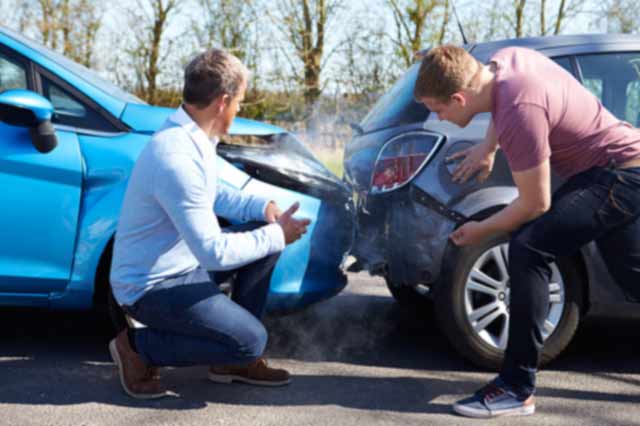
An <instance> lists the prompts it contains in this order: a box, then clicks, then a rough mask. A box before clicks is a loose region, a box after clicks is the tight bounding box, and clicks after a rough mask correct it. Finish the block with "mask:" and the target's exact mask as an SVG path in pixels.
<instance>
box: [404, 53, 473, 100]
mask: <svg viewBox="0 0 640 426" xmlns="http://www.w3.org/2000/svg"><path fill="white" fill-rule="evenodd" d="M478 65H480V64H479V63H478V61H476V60H475V58H474V57H473V56H471V55H470V54H469V53H468V52H467V51H466V50H464V49H463V48H461V47H457V46H453V45H444V46H439V47H436V48H433V49H431V50H430V51H429V52H428V53H427V54H426V56H425V57H424V58H423V59H422V63H421V64H420V70H419V71H418V78H417V80H416V86H415V89H414V90H413V97H414V98H415V99H416V100H417V101H420V100H421V99H422V98H425V97H429V98H435V99H437V100H439V101H441V102H449V100H450V99H451V95H453V94H454V93H456V92H459V91H460V90H462V89H465V88H467V87H469V84H470V83H471V81H472V79H473V77H474V76H475V74H476V71H477V67H478Z"/></svg>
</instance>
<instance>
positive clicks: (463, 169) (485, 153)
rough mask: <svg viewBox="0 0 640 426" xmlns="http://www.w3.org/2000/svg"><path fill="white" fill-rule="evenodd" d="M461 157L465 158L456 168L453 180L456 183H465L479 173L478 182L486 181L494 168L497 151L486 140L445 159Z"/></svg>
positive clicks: (451, 159) (450, 159)
mask: <svg viewBox="0 0 640 426" xmlns="http://www.w3.org/2000/svg"><path fill="white" fill-rule="evenodd" d="M460 157H463V158H464V159H463V160H462V161H461V162H460V164H458V167H456V169H455V170H454V172H453V181H454V182H456V183H465V182H466V181H467V180H468V179H469V178H470V177H471V176H473V175H474V174H475V173H477V175H476V180H477V181H478V182H484V181H485V180H486V179H487V178H488V177H489V175H490V174H491V170H493V162H494V161H495V158H496V151H495V149H493V148H491V147H490V146H489V145H488V144H487V143H486V142H483V143H479V144H477V145H474V146H472V147H471V148H467V149H465V150H463V151H460V152H456V153H455V154H453V155H450V156H449V157H447V158H446V159H445V161H447V162H449V161H453V160H455V159H457V158H460Z"/></svg>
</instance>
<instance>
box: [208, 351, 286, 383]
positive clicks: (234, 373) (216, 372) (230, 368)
mask: <svg viewBox="0 0 640 426" xmlns="http://www.w3.org/2000/svg"><path fill="white" fill-rule="evenodd" d="M209 380H211V381H212V382H216V383H231V382H234V381H235V382H242V383H248V384H251V385H258V386H283V385H288V384H289V383H291V377H290V376H289V372H288V371H286V370H282V369H277V368H271V367H269V365H268V364H267V361H266V360H265V359H264V358H258V359H257V360H256V361H254V362H252V363H251V364H249V365H244V366H237V365H226V366H223V367H210V368H209Z"/></svg>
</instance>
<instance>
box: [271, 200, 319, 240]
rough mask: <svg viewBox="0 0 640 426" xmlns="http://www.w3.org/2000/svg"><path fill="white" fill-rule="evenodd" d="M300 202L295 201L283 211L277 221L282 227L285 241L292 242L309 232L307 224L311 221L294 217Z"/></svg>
mask: <svg viewBox="0 0 640 426" xmlns="http://www.w3.org/2000/svg"><path fill="white" fill-rule="evenodd" d="M299 207H300V204H299V203H298V202H295V203H293V204H292V205H291V207H289V208H288V209H287V211H286V212H284V213H282V214H281V215H280V217H279V218H278V220H277V222H278V224H279V225H280V226H281V227H282V232H283V233H284V242H285V243H286V244H291V243H292V242H294V241H296V240H298V239H300V237H301V236H302V235H304V234H305V233H306V232H307V226H309V224H310V223H311V221H310V220H309V219H294V218H293V214H294V213H295V212H296V211H297V210H298V208H299Z"/></svg>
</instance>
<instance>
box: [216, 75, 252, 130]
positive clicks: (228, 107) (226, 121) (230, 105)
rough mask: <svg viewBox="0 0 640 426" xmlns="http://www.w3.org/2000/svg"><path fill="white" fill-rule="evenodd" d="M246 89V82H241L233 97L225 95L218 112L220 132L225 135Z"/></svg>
mask: <svg viewBox="0 0 640 426" xmlns="http://www.w3.org/2000/svg"><path fill="white" fill-rule="evenodd" d="M246 90H247V83H246V82H243V83H242V84H241V85H240V88H239V90H238V94H237V95H236V96H235V97H233V98H232V97H230V96H228V97H225V103H224V106H223V109H222V112H221V114H220V129H219V130H220V134H223V135H226V134H227V133H228V132H229V128H230V127H231V123H232V122H233V119H234V118H235V117H236V114H238V112H240V104H241V103H242V101H244V94H245V92H246Z"/></svg>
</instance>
